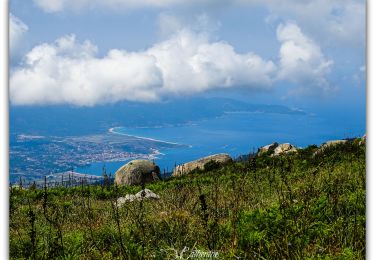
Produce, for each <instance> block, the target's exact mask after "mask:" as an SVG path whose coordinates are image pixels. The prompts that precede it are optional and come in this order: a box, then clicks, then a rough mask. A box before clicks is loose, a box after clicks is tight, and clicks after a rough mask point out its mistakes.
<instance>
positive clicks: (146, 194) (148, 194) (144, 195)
mask: <svg viewBox="0 0 375 260" xmlns="http://www.w3.org/2000/svg"><path fill="white" fill-rule="evenodd" d="M146 199H149V200H158V199H160V196H159V195H157V194H155V193H154V192H153V191H151V190H149V189H144V190H141V191H140V192H138V193H137V194H135V195H133V194H126V196H125V197H120V198H118V199H117V206H119V207H121V206H122V205H123V204H124V203H126V202H133V201H140V200H146Z"/></svg>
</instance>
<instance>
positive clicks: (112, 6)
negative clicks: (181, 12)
mask: <svg viewBox="0 0 375 260" xmlns="http://www.w3.org/2000/svg"><path fill="white" fill-rule="evenodd" d="M33 1H34V3H35V4H36V5H37V6H39V7H40V8H42V9H43V10H44V11H45V12H49V13H53V12H61V11H67V10H68V11H70V10H74V11H84V10H88V9H103V8H104V9H109V10H116V11H119V10H122V11H127V10H129V9H137V8H170V7H179V6H207V5H215V4H217V3H218V2H217V1H216V0H189V1H184V0H106V1H103V0H33ZM223 2H229V1H223Z"/></svg>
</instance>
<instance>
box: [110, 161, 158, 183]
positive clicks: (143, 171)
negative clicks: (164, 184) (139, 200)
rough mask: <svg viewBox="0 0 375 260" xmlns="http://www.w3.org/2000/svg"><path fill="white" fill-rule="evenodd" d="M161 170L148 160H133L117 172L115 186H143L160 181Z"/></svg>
mask: <svg viewBox="0 0 375 260" xmlns="http://www.w3.org/2000/svg"><path fill="white" fill-rule="evenodd" d="M160 179H161V177H160V168H159V166H157V165H155V164H154V163H153V162H151V161H148V160H132V161H130V162H128V163H127V164H125V165H124V166H122V167H121V168H120V169H118V170H117V171H116V174H115V184H117V185H141V184H142V182H144V183H149V182H153V181H157V180H160Z"/></svg>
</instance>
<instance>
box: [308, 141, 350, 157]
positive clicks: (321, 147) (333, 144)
mask: <svg viewBox="0 0 375 260" xmlns="http://www.w3.org/2000/svg"><path fill="white" fill-rule="evenodd" d="M347 142H348V140H331V141H327V142H325V143H323V144H321V145H320V147H319V149H318V150H316V151H315V152H314V153H313V157H314V156H316V155H318V154H321V153H323V152H324V150H325V149H327V148H329V147H333V146H336V145H339V144H345V143H347Z"/></svg>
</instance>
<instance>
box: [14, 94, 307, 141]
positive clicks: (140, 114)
mask: <svg viewBox="0 0 375 260" xmlns="http://www.w3.org/2000/svg"><path fill="white" fill-rule="evenodd" d="M228 112H229V113H230V112H258V113H278V114H295V115H304V114H305V113H304V112H303V111H301V110H296V109H292V108H288V107H286V106H281V105H264V104H250V103H246V102H242V101H237V100H234V99H227V98H186V99H178V100H174V101H167V102H160V103H148V104H145V103H137V102H122V103H116V104H109V105H108V104H107V105H100V106H95V107H73V106H67V105H55V106H11V107H10V133H11V136H12V134H17V133H24V134H30V135H48V136H52V135H56V136H69V135H86V134H94V133H102V132H103V131H106V130H107V129H108V128H110V127H115V126H128V127H142V126H148V127H150V126H158V125H160V126H163V125H177V124H184V123H187V122H191V121H198V120H202V119H206V118H212V117H217V116H222V115H224V114H225V113H228Z"/></svg>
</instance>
